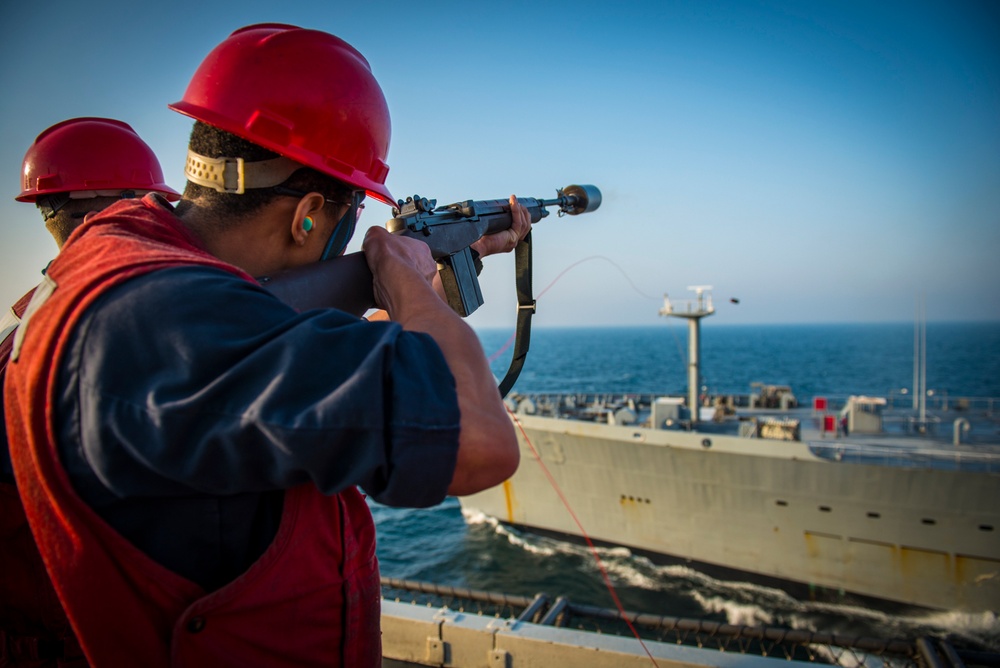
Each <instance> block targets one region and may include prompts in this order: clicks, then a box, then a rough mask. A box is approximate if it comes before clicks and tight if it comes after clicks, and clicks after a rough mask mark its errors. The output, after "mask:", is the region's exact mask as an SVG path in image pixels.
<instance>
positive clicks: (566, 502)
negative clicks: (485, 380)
mask: <svg viewBox="0 0 1000 668" xmlns="http://www.w3.org/2000/svg"><path fill="white" fill-rule="evenodd" d="M507 412H508V413H510V416H511V418H512V419H513V420H514V424H516V425H517V428H518V431H520V432H521V436H523V437H524V442H525V443H527V444H528V447H529V448H530V449H531V454H532V455H534V457H535V461H536V462H538V465H539V466H541V467H542V472H543V473H545V477H546V478H548V480H549V484H551V485H552V489H554V490H555V491H556V494H558V495H559V500H560V501H562V504H563V506H565V507H566V510H567V512H569V516H570V517H572V518H573V522H575V523H576V526H577V528H578V529H579V530H580V535H582V536H583V539H584V540H585V541H586V542H587V546H588V547H589V548H590V553H591V554H592V555H593V557H594V561H596V562H597V568H598V570H600V571H601V578H602V579H603V580H604V586H605V587H607V589H608V592H609V593H610V594H611V598H612V600H614V602H615V607H616V608H618V613H619V614H620V615H621V618H622V619H623V620H624V621H625V623H626V624H627V625H628V628H629V630H630V631H631V632H632V635H634V636H635V639H636V640H638V641H639V644H640V645H642V649H643V650H644V651H645V652H646V656H648V657H649V660H650V661H652V662H653V665H654V666H659V664H658V663H656V659H654V658H653V655H652V653H651V652H650V651H649V648H648V647H646V643H645V642H643V640H642V637H641V636H640V635H639V632H638V631H636V629H635V626H633V625H632V622H631V621H630V620H629V618H628V615H626V614H625V608H624V607H623V606H622V603H621V601H620V600H619V599H618V593H617V592H616V591H615V587H614V585H612V584H611V578H609V577H608V571H607V569H605V568H604V562H602V561H601V557H600V555H598V554H597V548H596V547H594V543H593V541H591V540H590V536H589V535H588V534H587V531H586V529H584V528H583V524H582V523H581V522H580V518H578V517H577V516H576V513H575V512H573V508H572V507H571V506H570V505H569V500H567V499H566V496H565V495H564V494H563V491H562V490H561V489H560V488H559V485H557V484H556V480H555V478H553V477H552V474H551V473H550V472H549V469H548V467H547V466H545V463H544V462H543V461H542V458H541V456H540V455H539V454H538V451H537V450H536V449H535V446H534V444H532V442H531V439H530V438H528V434H527V433H525V431H524V426H523V425H522V424H521V421H520V420H518V419H517V416H516V415H514V412H513V411H512V410H510V407H507ZM511 519H513V518H511Z"/></svg>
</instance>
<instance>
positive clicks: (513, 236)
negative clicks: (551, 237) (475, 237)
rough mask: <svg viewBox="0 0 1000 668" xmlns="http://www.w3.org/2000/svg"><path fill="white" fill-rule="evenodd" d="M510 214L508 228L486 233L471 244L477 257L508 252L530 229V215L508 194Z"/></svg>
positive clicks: (515, 198)
mask: <svg viewBox="0 0 1000 668" xmlns="http://www.w3.org/2000/svg"><path fill="white" fill-rule="evenodd" d="M510 216H511V219H512V222H511V226H510V227H509V228H508V229H506V230H503V231H501V232H497V233H496V234H487V235H486V236H484V237H483V238H482V239H480V240H479V241H476V242H475V243H474V244H472V246H471V248H472V249H473V250H474V251H476V252H477V253H479V257H486V256H487V255H496V254H497V253H509V252H511V251H512V250H514V248H515V247H516V246H517V244H518V243H519V242H520V241H521V239H523V238H524V237H525V236H527V234H528V232H530V231H531V216H530V215H529V214H528V210H527V209H526V208H524V206H523V205H522V204H521V203H520V202H518V201H517V197H515V196H514V195H511V196H510Z"/></svg>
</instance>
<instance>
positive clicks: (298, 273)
mask: <svg viewBox="0 0 1000 668" xmlns="http://www.w3.org/2000/svg"><path fill="white" fill-rule="evenodd" d="M257 280H258V281H260V284H261V285H263V286H264V287H265V288H267V289H268V290H270V291H271V293H272V294H274V296H276V297H277V298H278V299H280V300H281V301H283V302H285V303H286V304H288V305H289V306H291V307H292V308H294V309H295V310H297V311H308V310H309V309H314V308H335V309H340V310H341V311H346V312H347V313H351V314H352V315H356V316H358V317H361V316H363V315H364V314H365V313H366V312H367V311H368V310H369V309H373V308H375V294H374V291H373V288H372V272H371V270H370V269H369V268H368V261H367V260H366V259H365V254H364V253H362V252H360V251H359V252H357V253H348V254H347V255H342V256H340V257H335V258H330V259H329V260H324V261H322V262H314V263H312V264H307V265H305V266H302V267H296V268H294V269H286V270H285V271H281V272H278V273H276V274H273V275H271V276H265V277H261V278H258V279H257Z"/></svg>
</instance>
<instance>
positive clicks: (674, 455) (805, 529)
mask: <svg viewBox="0 0 1000 668" xmlns="http://www.w3.org/2000/svg"><path fill="white" fill-rule="evenodd" d="M694 289H695V290H696V292H697V299H696V300H694V301H692V302H689V303H687V304H677V303H671V302H670V301H669V300H668V299H665V305H664V308H663V309H662V310H661V314H662V315H667V316H676V317H683V318H686V319H687V320H688V322H689V328H690V336H689V347H690V349H689V393H688V396H687V397H661V396H650V395H614V396H612V395H607V396H598V395H544V396H538V395H535V396H527V395H511V396H510V397H508V399H507V401H508V405H509V407H510V409H511V411H512V413H513V417H514V419H515V421H516V423H517V428H518V431H519V436H518V438H519V440H520V444H521V449H522V451H521V455H522V464H521V466H520V468H519V470H518V472H517V473H516V474H515V475H514V476H513V477H512V478H511V479H510V480H508V481H506V482H505V483H503V484H502V485H500V486H498V487H495V488H492V489H489V490H486V491H484V492H481V493H479V494H475V495H472V496H468V497H464V498H461V499H460V502H461V504H462V507H463V509H465V510H467V511H479V512H482V513H485V514H487V515H490V516H493V517H496V518H497V519H499V520H500V521H502V522H505V523H508V524H511V525H515V526H519V527H525V528H528V529H535V530H541V531H543V532H551V533H555V534H560V535H565V536H575V537H580V536H583V535H586V536H589V537H590V538H591V539H592V540H594V541H595V542H601V543H606V544H613V545H620V546H626V547H628V548H631V549H633V550H636V551H639V552H642V553H648V554H651V555H654V556H655V555H662V556H664V557H667V558H671V559H677V560H683V561H686V562H691V563H694V564H696V565H707V566H709V567H718V568H721V569H725V570H726V571H734V572H736V573H743V574H750V575H751V576H753V577H757V578H761V577H762V578H767V579H768V580H770V581H774V582H779V583H783V585H784V586H785V588H786V589H788V590H789V591H790V592H791V593H793V594H796V595H799V596H803V595H805V596H819V595H823V596H825V597H827V598H829V597H831V596H832V597H838V596H842V595H845V594H855V595H860V596H863V597H871V598H874V599H881V600H884V601H889V602H893V603H898V604H905V605H911V606H919V607H922V608H931V609H940V610H957V611H965V612H982V611H993V612H997V611H1000V445H998V439H997V424H998V422H997V417H996V415H995V414H994V412H993V411H994V400H991V399H962V398H956V397H951V398H950V399H946V400H945V401H944V402H940V401H939V403H938V404H936V405H935V406H928V405H927V399H928V398H927V393H926V392H924V391H923V390H922V385H921V382H922V377H923V373H922V371H921V370H920V366H921V365H922V364H923V362H922V360H921V355H920V354H918V351H920V347H919V344H920V341H919V331H920V330H919V328H918V330H917V332H918V336H917V337H916V339H917V340H916V341H915V343H917V344H918V345H915V355H914V359H915V371H914V381H915V382H914V389H915V391H914V392H913V404H912V405H907V406H903V407H900V406H897V405H895V403H894V400H898V397H895V398H892V397H888V398H887V397H862V396H853V397H827V398H822V397H817V398H814V400H813V402H812V405H808V406H800V405H799V402H798V401H797V399H796V398H795V396H794V394H793V393H792V390H791V388H787V387H774V386H767V385H759V386H757V387H756V388H754V389H753V391H752V392H749V393H748V394H747V395H743V396H718V397H702V396H698V395H697V394H696V391H697V388H698V387H700V385H699V383H698V379H699V376H698V373H699V370H698V345H699V332H698V323H699V321H700V319H701V318H703V317H704V316H706V315H710V314H711V313H712V312H713V311H714V309H713V308H712V304H711V294H710V292H708V290H709V288H708V287H707V286H698V287H696V288H694ZM907 399H909V397H907ZM689 407H696V409H695V410H691V409H690V408H689ZM536 460H537V461H536ZM553 483H554V484H553ZM557 488H558V491H557ZM560 495H561V496H562V497H563V498H565V500H566V505H568V506H569V508H571V509H572V513H571V512H570V511H569V510H568V509H567V507H566V505H564V503H563V500H562V498H560ZM803 592H804V593H803Z"/></svg>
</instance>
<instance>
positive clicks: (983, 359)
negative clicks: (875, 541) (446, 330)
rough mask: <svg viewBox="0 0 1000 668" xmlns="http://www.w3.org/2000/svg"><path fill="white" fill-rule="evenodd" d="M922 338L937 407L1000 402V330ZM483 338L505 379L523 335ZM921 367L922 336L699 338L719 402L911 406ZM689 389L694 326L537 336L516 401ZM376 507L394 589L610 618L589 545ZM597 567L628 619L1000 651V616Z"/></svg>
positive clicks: (824, 331) (704, 334) (708, 331)
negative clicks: (785, 389)
mask: <svg viewBox="0 0 1000 668" xmlns="http://www.w3.org/2000/svg"><path fill="white" fill-rule="evenodd" d="M670 323H672V324H670ZM926 331H927V335H926V342H927V346H926V347H927V353H926V360H927V364H926V378H927V382H926V387H927V388H928V390H931V391H933V398H934V399H935V400H937V401H941V400H943V399H944V398H950V399H952V400H953V399H954V398H957V397H996V398H998V399H1000V323H964V324H958V323H929V324H928V325H927V330H926ZM478 334H479V337H480V341H481V342H482V344H483V349H484V351H485V352H486V354H487V356H488V357H490V359H491V360H492V361H491V364H492V367H493V371H494V374H495V375H496V376H497V377H498V378H502V377H503V375H504V373H505V372H506V368H507V365H508V363H509V361H510V350H509V347H510V343H511V337H512V334H513V331H512V330H483V331H480V332H478ZM913 360H914V327H913V325H912V324H904V323H900V324H876V325H851V324H838V325H768V326H760V325H755V326H751V325H720V326H713V325H712V324H711V319H707V320H705V321H703V323H702V327H701V367H702V383H703V386H704V388H705V389H706V390H707V391H708V392H709V393H726V394H729V393H733V394H745V393H748V392H750V390H751V388H750V384H751V383H753V382H763V383H767V384H778V385H789V386H790V387H791V388H792V390H793V391H794V393H795V394H796V396H797V397H798V398H799V400H800V402H808V401H811V398H812V397H813V396H830V397H836V396H846V395H849V394H867V395H875V396H887V397H888V396H894V397H895V400H896V401H897V402H899V401H901V400H902V401H903V403H902V404H898V405H904V406H905V405H907V404H906V401H910V399H909V398H908V397H911V396H912V395H910V394H909V392H911V391H912V390H911V389H910V388H911V387H912V385H913V366H914V365H913ZM686 387H687V325H686V323H685V322H683V321H673V320H667V321H664V322H663V324H662V326H652V327H632V328H585V329H539V330H535V331H533V332H532V339H531V349H530V352H529V353H528V357H527V361H526V364H525V367H524V370H523V371H522V373H521V376H520V378H519V380H518V382H517V384H516V385H515V386H514V391H515V392H517V391H519V392H643V393H645V392H652V393H662V394H675V395H682V394H684V393H685V392H686ZM904 388H906V392H903V389H904ZM521 465H522V466H532V465H535V464H534V462H533V461H530V460H525V461H522V463H521ZM372 508H373V514H374V516H375V521H376V524H377V527H378V536H379V539H378V540H379V542H378V556H379V559H380V562H381V567H382V574H383V575H384V576H388V577H394V578H404V579H411V580H420V581H426V582H434V583H438V584H445V585H450V586H456V587H468V588H472V589H479V590H486V591H497V592H505V593H508V594H516V595H520V596H533V595H535V594H536V593H539V592H545V593H548V594H551V595H553V596H555V595H564V596H568V597H569V598H570V600H571V601H573V602H575V603H581V604H587V605H595V606H600V607H606V608H613V607H614V602H613V599H612V597H611V594H610V593H609V591H608V589H607V587H606V585H605V583H604V580H603V578H602V577H601V573H600V569H599V565H598V562H597V560H596V559H595V558H594V556H593V554H592V553H591V552H590V550H589V549H588V548H586V547H584V546H582V545H580V544H577V543H573V542H567V541H560V540H556V539H552V538H548V537H543V536H539V535H535V534H532V533H530V532H526V531H520V530H517V529H513V528H510V527H505V526H503V525H501V524H499V523H498V522H496V521H495V520H494V519H492V518H489V517H485V516H482V515H478V516H472V515H469V516H463V513H462V511H461V508H460V506H459V504H458V502H457V500H455V499H451V498H449V499H448V500H446V501H445V502H444V503H443V504H441V505H439V506H437V507H435V508H430V509H421V510H412V509H395V508H387V507H384V506H379V505H377V504H372ZM705 529H706V531H725V527H706V528H705ZM598 556H599V557H600V560H601V562H602V563H603V565H604V567H605V569H606V570H607V573H608V576H609V578H610V580H611V583H612V586H613V587H614V590H615V593H616V595H617V596H618V598H619V599H620V601H621V603H622V606H623V607H624V608H625V609H627V610H630V611H637V612H645V613H650V614H657V615H669V616H676V617H689V618H699V619H710V620H714V621H720V622H727V623H731V624H746V625H765V626H783V627H788V628H794V629H804V630H812V631H820V632H829V633H837V634H845V635H864V636H871V637H882V638H889V637H910V638H912V637H914V636H915V635H917V634H933V635H938V636H943V635H947V634H950V635H952V636H954V637H957V638H960V639H967V640H970V641H972V642H974V643H977V644H980V645H985V646H988V647H991V648H994V649H997V650H1000V620H998V618H997V617H996V615H993V614H990V613H982V614H963V613H958V612H912V611H910V612H900V611H899V610H890V609H884V610H879V609H877V608H873V607H872V606H870V605H867V604H861V603H854V602H851V601H850V600H849V599H845V601H843V602H840V603H838V604H831V603H817V602H803V601H799V600H796V599H794V598H792V597H791V596H789V595H788V594H786V593H784V592H783V591H781V590H779V589H775V588H773V587H767V586H761V585H759V584H754V583H752V582H744V581H738V580H719V579H716V578H713V577H709V576H708V575H706V574H704V573H701V572H699V571H697V570H695V569H693V568H690V567H688V566H677V565H673V566H663V565H658V564H654V563H653V562H651V561H649V560H648V559H645V558H643V557H640V556H637V555H634V554H632V553H631V552H630V551H629V550H627V549H625V548H599V549H598ZM998 607H1000V604H998Z"/></svg>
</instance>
